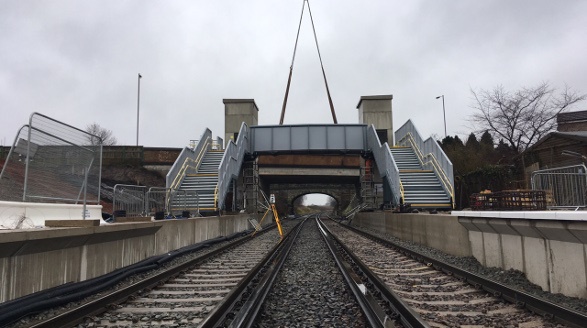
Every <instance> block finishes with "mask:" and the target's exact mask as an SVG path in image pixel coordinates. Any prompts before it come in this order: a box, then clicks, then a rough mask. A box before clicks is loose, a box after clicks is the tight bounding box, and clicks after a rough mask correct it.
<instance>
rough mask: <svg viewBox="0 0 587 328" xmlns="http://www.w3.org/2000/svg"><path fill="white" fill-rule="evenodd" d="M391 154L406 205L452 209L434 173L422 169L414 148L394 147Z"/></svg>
mask: <svg viewBox="0 0 587 328" xmlns="http://www.w3.org/2000/svg"><path fill="white" fill-rule="evenodd" d="M391 154H392V155H393V158H394V160H395V163H396V165H397V167H398V169H399V172H400V173H399V174H400V180H401V183H402V185H403V188H404V203H406V204H410V205H411V207H412V208H430V209H431V208H434V209H441V208H448V209H450V208H452V204H451V199H450V196H449V195H448V194H447V193H446V191H445V190H444V188H443V187H442V184H441V182H440V180H439V179H438V177H437V176H436V174H435V173H434V171H432V170H426V169H424V168H423V167H422V163H421V161H420V160H419V159H418V156H417V155H416V152H415V151H414V149H413V148H412V147H393V148H391Z"/></svg>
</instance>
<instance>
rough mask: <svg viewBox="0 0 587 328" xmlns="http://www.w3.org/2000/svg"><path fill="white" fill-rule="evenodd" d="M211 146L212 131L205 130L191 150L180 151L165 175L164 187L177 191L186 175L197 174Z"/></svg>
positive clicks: (187, 148)
mask: <svg viewBox="0 0 587 328" xmlns="http://www.w3.org/2000/svg"><path fill="white" fill-rule="evenodd" d="M211 145H212V131H210V129H206V130H205V131H204V133H203V134H202V136H201V137H200V140H199V141H198V143H197V145H196V146H195V147H194V148H193V149H192V148H189V147H186V148H184V149H183V150H182V151H181V153H180V154H179V157H178V158H177V160H176V161H175V163H174V164H173V166H172V167H171V170H169V173H167V176H166V178H165V186H166V187H167V188H170V189H172V190H177V188H179V186H180V185H181V182H182V181H183V178H184V177H185V175H186V174H193V173H197V172H198V168H199V167H200V164H201V163H202V159H203V158H204V155H205V154H206V151H207V150H208V148H210V147H211Z"/></svg>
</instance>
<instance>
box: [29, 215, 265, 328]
mask: <svg viewBox="0 0 587 328" xmlns="http://www.w3.org/2000/svg"><path fill="white" fill-rule="evenodd" d="M273 227H274V225H271V226H269V227H267V228H265V229H263V230H262V233H265V232H267V231H269V230H271V229H272V228H273ZM253 238H254V237H252V236H250V235H249V236H246V237H244V238H241V239H239V240H237V241H234V242H232V243H230V244H228V245H225V246H223V247H221V248H219V249H217V250H214V251H212V252H210V253H208V254H204V255H202V256H199V257H197V258H195V259H193V260H190V261H188V262H184V263H181V264H178V265H176V266H174V267H172V268H170V269H169V270H165V271H163V272H160V273H157V274H155V275H153V276H150V277H147V278H145V279H143V280H141V281H138V282H136V283H134V284H132V285H129V286H126V287H122V288H121V289H118V290H116V291H114V292H111V293H109V294H106V295H104V296H102V297H100V298H98V299H95V300H92V301H90V302H88V303H85V304H82V305H80V306H79V307H77V308H74V309H72V310H69V311H67V312H64V313H61V314H58V315H56V316H54V317H52V318H49V319H47V320H45V321H42V322H38V323H35V324H33V325H31V326H30V327H34V328H54V327H73V326H75V325H76V324H79V323H80V322H82V321H83V319H84V318H85V317H88V316H93V315H97V314H100V313H102V312H105V311H107V310H108V307H110V306H112V305H115V304H119V303H122V302H124V301H126V300H127V299H128V298H129V297H130V296H132V295H133V294H135V293H137V292H139V291H141V290H148V289H152V288H153V287H155V286H157V285H158V284H159V283H160V282H161V281H164V280H168V279H170V278H172V277H173V276H176V275H178V274H180V273H181V272H182V271H186V270H188V269H189V268H190V267H193V266H195V265H198V264H200V263H202V262H204V261H207V260H208V259H210V258H213V257H215V256H217V255H219V254H221V253H223V252H226V251H227V250H229V249H230V248H234V247H236V246H239V245H241V244H244V243H246V242H248V241H250V240H251V239H253Z"/></svg>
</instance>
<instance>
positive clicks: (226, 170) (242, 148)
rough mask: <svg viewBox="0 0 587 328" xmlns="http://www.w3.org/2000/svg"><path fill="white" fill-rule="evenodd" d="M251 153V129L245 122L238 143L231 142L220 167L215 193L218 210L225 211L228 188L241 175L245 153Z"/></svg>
mask: <svg viewBox="0 0 587 328" xmlns="http://www.w3.org/2000/svg"><path fill="white" fill-rule="evenodd" d="M248 151H249V127H248V126H247V125H246V124H245V123H244V122H243V124H242V125H241V128H240V130H239V132H238V137H237V139H236V143H235V142H234V141H232V140H231V141H230V142H229V143H228V146H227V147H226V150H225V151H224V156H223V157H222V161H221V162H220V166H219V167H218V185H217V187H216V191H215V193H214V198H215V203H216V204H217V206H218V208H220V209H224V203H225V198H226V195H227V194H228V188H229V187H230V183H231V182H232V180H233V179H236V178H237V177H238V176H239V174H240V169H241V166H242V164H243V159H244V156H245V153H247V152H248Z"/></svg>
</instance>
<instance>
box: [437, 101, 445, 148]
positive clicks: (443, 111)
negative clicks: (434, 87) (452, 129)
mask: <svg viewBox="0 0 587 328" xmlns="http://www.w3.org/2000/svg"><path fill="white" fill-rule="evenodd" d="M438 98H442V115H443V116H444V137H445V138H446V136H447V134H446V110H445V109H444V95H442V96H438V97H436V99H438Z"/></svg>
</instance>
